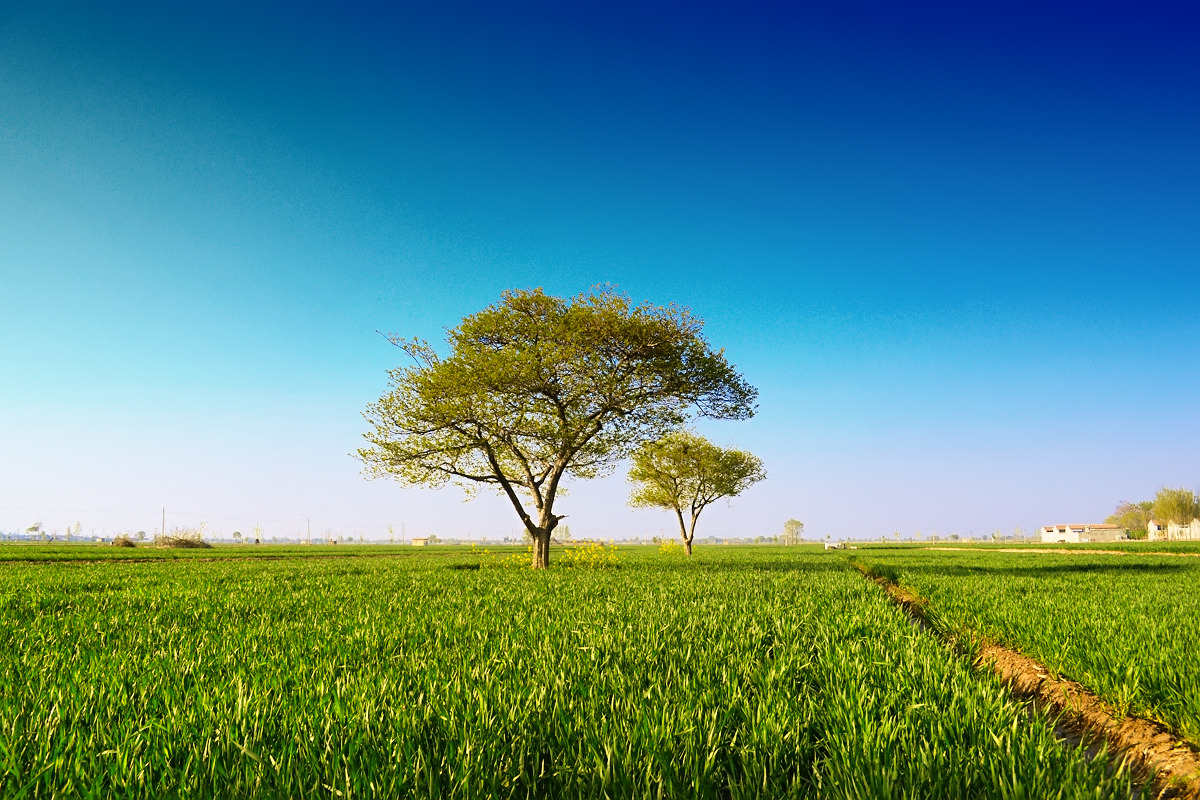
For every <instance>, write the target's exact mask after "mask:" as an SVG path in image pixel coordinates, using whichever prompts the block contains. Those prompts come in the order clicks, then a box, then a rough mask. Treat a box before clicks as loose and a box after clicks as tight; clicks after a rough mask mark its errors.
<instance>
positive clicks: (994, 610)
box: [856, 543, 1200, 743]
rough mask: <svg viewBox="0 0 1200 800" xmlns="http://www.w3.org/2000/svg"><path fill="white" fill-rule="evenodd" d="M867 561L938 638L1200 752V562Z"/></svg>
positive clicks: (1000, 555)
mask: <svg viewBox="0 0 1200 800" xmlns="http://www.w3.org/2000/svg"><path fill="white" fill-rule="evenodd" d="M1152 544H1161V543H1152ZM1180 544H1182V543H1180ZM859 553H860V554H861V555H859V556H858V560H860V561H861V562H862V563H864V564H866V565H868V566H870V567H872V568H873V569H876V570H878V571H879V572H880V573H881V574H885V575H887V576H888V577H891V578H893V579H896V580H898V581H899V582H900V583H902V584H904V585H905V586H907V587H909V588H911V589H912V590H914V591H915V592H916V593H918V594H920V595H921V596H923V597H925V598H927V599H929V600H930V601H931V609H930V610H931V615H932V619H933V620H934V622H935V624H936V625H937V626H938V627H940V628H942V629H944V630H946V631H948V632H962V631H971V632H974V633H977V634H980V635H983V636H985V637H987V638H990V639H992V640H995V641H998V642H1000V643H1002V644H1005V645H1008V646H1010V647H1013V648H1015V649H1018V650H1020V651H1021V652H1023V653H1025V654H1027V655H1029V656H1030V657H1032V658H1035V659H1037V660H1038V661H1040V662H1042V663H1043V664H1045V665H1046V666H1047V667H1049V668H1050V669H1051V670H1053V671H1054V672H1056V673H1058V674H1060V675H1064V676H1066V677H1068V678H1070V679H1072V680H1075V681H1078V682H1080V683H1082V684H1084V685H1085V686H1087V687H1088V688H1090V689H1092V690H1093V691H1094V692H1096V693H1097V694H1099V695H1100V696H1101V697H1103V698H1104V699H1105V700H1107V701H1109V702H1110V703H1112V704H1113V705H1115V706H1116V707H1117V708H1118V709H1120V710H1122V711H1125V712H1129V711H1132V712H1133V713H1136V714H1140V715H1145V716H1149V717H1152V718H1155V719H1158V720H1160V721H1162V722H1164V723H1166V724H1167V725H1169V726H1171V727H1172V728H1174V729H1175V730H1176V731H1178V732H1180V733H1181V734H1183V735H1184V736H1186V737H1188V738H1189V739H1191V740H1192V741H1193V742H1197V743H1200V659H1198V658H1197V654H1200V559H1196V558H1172V557H1161V556H1160V557H1155V556H1138V555H1132V554H1131V555H1122V556H1112V555H1089V554H1087V553H1086V552H1083V553H1080V554H1077V555H1076V554H1072V555H1057V554H1031V553H1030V554H1022V553H1004V552H998V551H990V552H978V553H970V552H928V551H912V550H910V551H907V552H903V553H901V552H898V551H892V552H883V551H859ZM856 555H857V554H856Z"/></svg>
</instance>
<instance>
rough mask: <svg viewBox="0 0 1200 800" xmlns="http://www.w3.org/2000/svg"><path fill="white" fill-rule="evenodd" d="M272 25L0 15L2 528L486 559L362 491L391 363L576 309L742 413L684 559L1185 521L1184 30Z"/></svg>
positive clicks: (1085, 7) (450, 499)
mask: <svg viewBox="0 0 1200 800" xmlns="http://www.w3.org/2000/svg"><path fill="white" fill-rule="evenodd" d="M253 5H255V4H241V3H239V4H231V5H227V6H221V5H219V4H214V3H209V2H205V3H186V2H184V3H144V4H131V3H120V4H95V3H79V4H69V3H56V2H8V3H5V4H3V5H2V6H0V530H7V531H12V530H16V529H17V528H18V527H21V528H23V527H25V526H27V525H29V524H32V523H33V522H35V521H43V522H44V523H45V524H46V525H47V526H48V527H51V528H54V527H62V526H65V525H67V524H69V523H71V522H74V521H76V520H79V521H81V522H82V523H83V526H84V529H85V532H86V531H91V530H95V531H96V532H97V533H100V532H107V533H111V532H114V531H117V530H122V529H133V530H137V529H145V530H147V531H150V530H152V529H153V528H155V527H156V526H157V525H158V520H159V516H160V509H161V508H162V507H164V506H165V507H166V508H167V514H168V520H167V524H168V527H172V526H174V525H184V524H195V523H197V522H199V521H201V520H204V521H206V522H208V526H209V528H210V529H214V530H216V531H218V532H221V533H228V532H229V531H232V530H234V529H240V530H248V529H249V528H250V527H251V526H252V525H253V524H255V523H256V522H258V523H261V524H262V525H263V527H264V530H265V532H266V535H273V534H278V535H294V534H295V533H297V532H298V531H300V530H302V529H303V528H304V526H305V524H306V520H308V519H310V518H311V520H312V525H313V529H314V533H316V532H321V531H324V530H326V529H328V530H331V531H336V532H341V533H345V534H354V535H360V534H365V535H367V536H379V537H383V536H386V531H385V529H384V526H386V525H387V524H389V523H390V524H393V525H395V526H396V529H397V530H399V528H400V525H401V524H402V523H403V524H404V525H405V526H406V528H405V530H406V532H407V533H408V534H409V535H412V534H413V533H414V532H422V533H428V532H437V533H440V534H442V535H449V536H456V535H459V536H460V535H463V534H464V533H465V532H466V531H472V533H473V535H489V536H502V535H505V534H508V533H509V532H511V531H514V530H516V529H517V524H516V522H517V520H516V516H515V515H514V514H513V513H512V512H511V510H510V509H508V508H507V507H506V506H505V505H504V504H503V503H502V502H501V501H500V500H499V499H494V498H486V497H485V498H480V499H478V500H475V501H472V502H471V503H463V502H462V495H461V493H460V492H458V491H457V490H454V489H447V490H442V491H436V492H434V491H421V490H408V489H402V488H401V487H399V486H398V485H396V484H394V483H387V482H367V481H365V480H364V479H363V478H362V477H361V475H360V472H359V470H360V467H359V465H358V464H357V462H355V461H354V460H353V459H352V458H351V457H350V456H349V453H351V452H352V451H353V450H355V449H356V448H357V447H358V446H359V437H360V434H361V433H362V431H363V430H364V422H363V420H362V418H361V417H360V412H361V410H362V409H363V407H364V406H365V405H366V404H367V403H368V402H369V401H371V400H373V399H375V398H377V397H378V396H379V395H380V393H381V392H382V391H383V390H384V388H385V385H386V384H385V375H384V371H385V369H386V368H388V367H389V366H392V365H395V364H397V363H399V361H400V357H401V353H400V352H399V351H397V350H396V349H395V348H392V347H391V346H389V345H388V344H387V343H386V342H385V341H384V339H383V338H382V337H380V336H379V335H378V333H377V331H393V332H396V333H400V334H403V335H405V336H414V335H415V336H422V337H425V338H428V339H431V340H439V339H441V337H442V336H443V333H444V330H445V329H446V328H448V327H451V326H453V325H455V324H456V323H457V322H458V321H459V320H460V319H461V318H462V317H463V316H464V315H465V314H469V313H471V312H473V311H476V310H478V309H480V308H482V307H484V306H486V305H488V304H490V303H493V302H495V301H496V300H497V299H498V298H499V295H500V292H501V291H503V290H504V289H508V288H532V287H537V286H541V287H544V288H545V289H546V290H547V291H548V292H550V293H554V294H560V295H571V294H576V293H578V292H580V291H583V290H586V289H587V288H589V287H590V286H592V285H594V284H597V283H613V284H616V285H617V286H618V287H619V288H620V289H622V290H623V291H625V292H627V293H628V294H629V295H630V296H631V297H633V298H634V299H635V300H638V301H641V300H648V301H651V302H654V303H669V302H677V303H680V304H683V305H687V306H690V307H691V308H692V309H693V310H694V311H695V312H696V313H697V314H698V315H699V316H701V317H703V318H704V319H705V320H706V321H707V326H706V333H707V335H708V337H709V339H710V340H711V341H712V343H713V344H714V345H716V346H718V347H724V348H726V353H727V355H728V357H729V358H730V360H731V361H733V362H734V363H735V364H737V365H738V367H739V368H740V369H741V370H742V372H743V373H744V374H745V375H746V377H747V378H748V379H749V380H750V381H751V383H753V384H754V385H755V386H757V387H758V388H759V390H760V411H759V414H758V415H757V417H755V418H754V419H753V420H751V421H749V422H744V423H721V424H716V423H714V424H709V425H704V426H702V427H701V430H702V431H703V432H705V433H707V434H708V435H710V436H711V437H713V438H714V439H716V440H717V441H718V442H720V443H727V444H736V445H739V446H741V447H744V448H747V449H749V450H751V451H752V452H755V453H757V454H758V455H760V456H761V457H762V458H763V459H764V460H765V462H766V465H767V469H768V473H769V478H768V480H767V481H766V482H764V483H762V484H760V485H759V486H757V487H755V488H753V489H752V490H750V491H749V492H747V493H746V494H745V495H744V496H742V497H740V498H738V499H736V500H734V501H733V502H732V504H731V505H730V506H729V507H725V506H724V505H722V506H721V507H719V508H714V509H713V510H712V511H711V512H709V515H708V517H707V518H702V520H701V525H700V528H699V530H698V534H699V535H700V536H704V535H707V534H727V535H758V534H774V533H778V532H779V530H780V529H781V527H782V523H783V521H784V520H785V519H787V518H788V517H797V518H799V519H801V520H803V521H805V523H806V524H807V531H808V532H809V533H810V534H816V535H824V534H826V533H828V534H830V535H832V536H834V537H835V538H836V537H839V536H878V535H879V534H880V533H891V532H892V531H894V530H897V529H898V530H900V531H902V532H904V533H905V534H910V533H911V532H912V531H914V530H917V529H920V530H921V531H923V532H924V533H930V532H932V531H933V530H936V531H937V532H938V533H940V534H948V533H951V532H959V533H969V532H972V531H973V532H975V533H976V534H979V533H983V532H986V531H991V530H993V529H995V528H1002V529H1004V530H1006V531H1010V530H1011V529H1012V528H1013V526H1015V525H1022V526H1023V527H1025V528H1026V529H1029V528H1031V527H1035V526H1037V525H1040V524H1046V523H1051V522H1068V521H1070V522H1075V521H1096V520H1099V519H1102V518H1103V517H1104V516H1105V515H1106V514H1108V513H1109V512H1110V511H1111V509H1112V508H1113V507H1114V506H1115V505H1116V503H1117V502H1118V501H1119V500H1122V499H1141V498H1145V497H1149V496H1151V495H1152V494H1153V492H1154V491H1155V490H1156V489H1157V488H1158V487H1159V486H1162V485H1164V484H1166V485H1172V486H1187V487H1189V488H1193V489H1195V488H1200V461H1197V458H1196V453H1197V452H1200V425H1198V422H1200V402H1198V398H1200V370H1198V366H1200V352H1198V347H1200V103H1197V98H1200V47H1197V46H1196V36H1197V32H1198V30H1200V12H1198V11H1197V10H1196V9H1195V7H1192V8H1191V9H1190V10H1187V9H1185V5H1186V4H1182V3H1174V4H1161V5H1160V4H1154V3H1133V2H1128V3H1096V2H1090V3H1080V4H1077V5H1064V4H1058V3H1053V2H1051V3H1042V2H1039V3H1030V4H1019V3H961V2H946V3H924V2H914V3H903V4H894V3H893V4H882V3H880V4H863V3H855V2H849V3H842V2H823V3H798V4H769V5H767V4H740V3H727V4H704V3H686V4H685V3H680V4H659V3H624V2H616V3H614V2H605V3H591V4H578V3H545V4H542V5H517V4H509V3H502V4H494V3H493V4H480V5H479V6H474V5H470V4H462V3H447V2H438V3H430V4H428V5H426V6H415V5H413V6H410V5H405V6H404V8H402V9H400V10H397V9H395V8H392V4H380V5H378V6H373V5H361V4H352V3H336V4H335V3H330V4H328V5H307V4H303V3H288V4H286V5H280V6H278V7H275V8H264V9H259V10H255V9H254V8H251V6H253ZM115 6H120V8H116V7H115ZM626 495H627V488H626V486H625V484H624V482H623V479H622V477H621V474H620V472H618V474H616V475H615V476H614V477H613V478H611V479H608V480H604V481H599V482H594V483H592V484H588V485H581V486H577V487H575V488H574V490H573V491H572V493H571V494H569V495H568V496H567V497H566V498H564V499H563V500H562V501H560V503H561V507H560V511H561V513H566V514H568V515H570V516H569V518H568V519H567V520H566V522H567V524H570V525H571V527H572V531H573V532H574V534H575V535H576V536H577V537H578V536H585V535H602V536H616V537H621V536H629V535H637V534H645V533H647V532H653V533H657V532H658V530H659V529H660V528H664V527H665V528H667V530H668V532H669V531H670V524H671V523H670V519H669V518H668V517H667V515H666V514H661V513H656V512H653V511H637V512H634V511H631V510H629V509H627V508H626V507H625V497H626Z"/></svg>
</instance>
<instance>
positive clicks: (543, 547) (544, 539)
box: [531, 529, 550, 569]
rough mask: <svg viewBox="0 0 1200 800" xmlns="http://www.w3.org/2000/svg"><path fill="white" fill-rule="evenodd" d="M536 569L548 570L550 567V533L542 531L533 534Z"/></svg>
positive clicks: (534, 566) (534, 565) (534, 564)
mask: <svg viewBox="0 0 1200 800" xmlns="http://www.w3.org/2000/svg"><path fill="white" fill-rule="evenodd" d="M531 566H532V567H533V568H534V569H546V567H548V566H550V531H548V530H545V529H542V530H539V531H538V532H537V533H535V534H533V564H532V565H531Z"/></svg>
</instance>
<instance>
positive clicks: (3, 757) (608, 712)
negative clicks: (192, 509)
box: [0, 547, 1128, 798]
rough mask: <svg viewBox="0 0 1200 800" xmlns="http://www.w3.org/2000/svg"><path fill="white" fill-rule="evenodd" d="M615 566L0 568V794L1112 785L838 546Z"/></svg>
mask: <svg viewBox="0 0 1200 800" xmlns="http://www.w3.org/2000/svg"><path fill="white" fill-rule="evenodd" d="M414 550H415V548H414ZM406 552H411V551H406ZM557 552H558V551H556V553H557ZM617 558H618V563H617V564H616V565H613V564H612V563H611V559H601V560H599V561H595V560H593V561H592V562H585V563H578V564H577V565H576V566H575V567H573V568H566V567H562V566H560V567H557V568H553V569H551V570H550V571H549V572H548V573H534V572H531V571H529V570H526V569H518V568H515V567H507V566H504V563H505V561H506V560H512V557H511V555H505V554H501V555H496V554H487V555H483V554H474V555H472V554H468V553H464V552H461V551H459V552H457V553H454V554H451V555H446V554H444V553H438V552H424V553H421V552H418V553H416V554H414V555H412V556H410V557H404V558H341V559H312V558H308V559H305V558H295V559H279V560H266V561H264V560H252V559H234V558H227V559H218V560H212V561H193V560H187V559H181V560H177V561H166V562H117V561H113V562H101V563H70V562H59V563H21V562H14V563H9V564H6V565H4V566H3V567H0V610H2V612H3V613H0V794H3V795H4V796H6V797H52V796H53V797H70V796H81V797H83V796H86V797H164V796H187V797H356V796H361V797H485V796H488V797H490V796H498V797H535V796H536V797H605V796H608V797H720V798H741V797H822V798H859V797H913V798H916V797H947V798H955V797H958V798H968V797H970V798H980V797H1004V798H1022V797H1029V798H1046V797H1061V798H1075V797H1108V796H1120V795H1126V796H1127V794H1128V785H1127V781H1128V778H1127V776H1125V775H1121V774H1118V775H1109V774H1107V769H1108V767H1107V765H1106V764H1105V763H1104V762H1103V760H1100V761H1088V760H1087V759H1086V758H1085V756H1084V755H1083V754H1082V753H1081V752H1079V751H1077V750H1074V749H1071V748H1067V747H1064V746H1062V745H1061V744H1060V743H1058V742H1057V741H1055V739H1054V737H1053V734H1052V732H1051V730H1050V728H1049V726H1048V725H1047V724H1046V723H1045V722H1044V721H1042V720H1041V719H1040V718H1038V717H1036V716H1031V715H1030V714H1029V713H1028V712H1027V711H1026V710H1025V709H1024V707H1022V706H1021V705H1019V704H1017V703H1014V702H1013V701H1012V700H1010V699H1009V698H1008V696H1007V694H1006V692H1005V691H1004V689H1003V688H1002V687H1001V686H1000V685H999V684H998V683H997V682H996V681H995V680H994V679H992V678H990V677H988V676H984V675H980V674H978V673H975V672H973V671H971V670H970V669H969V668H968V667H967V666H966V664H965V663H964V662H963V661H962V660H961V659H959V658H957V657H955V656H954V655H953V654H952V653H950V652H947V651H946V650H945V649H944V648H943V647H942V646H940V645H939V644H938V643H937V642H936V641H935V640H934V639H933V638H932V637H929V636H928V635H926V634H923V633H921V632H920V631H917V630H915V629H914V628H913V627H912V626H911V625H909V624H908V622H907V621H906V620H905V619H904V617H903V615H902V614H901V613H900V612H899V611H898V610H897V609H896V608H895V607H894V606H892V605H891V603H890V602H889V601H888V600H887V599H886V597H885V596H884V595H883V593H882V592H881V591H880V590H879V589H878V587H876V586H874V585H872V584H869V583H867V582H866V581H864V580H863V579H862V578H861V577H860V576H859V575H858V574H857V573H855V572H853V571H852V570H851V569H850V568H849V567H848V565H847V562H846V560H845V559H844V558H843V557H841V556H840V555H838V554H833V553H830V554H828V555H827V554H824V553H815V552H813V551H811V550H798V549H796V548H792V549H787V548H732V547H728V548H726V547H722V548H715V547H714V548H707V549H705V550H700V549H698V551H697V555H696V556H695V557H694V558H693V559H692V560H691V561H690V562H689V561H685V560H684V558H683V557H682V556H674V557H668V556H665V555H660V554H658V553H656V552H655V551H654V550H653V549H652V548H636V549H627V550H622V551H620V552H618V554H617ZM560 563H561V561H560ZM590 563H595V564H596V565H595V566H589V565H588V564H590Z"/></svg>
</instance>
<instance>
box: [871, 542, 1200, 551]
mask: <svg viewBox="0 0 1200 800" xmlns="http://www.w3.org/2000/svg"><path fill="white" fill-rule="evenodd" d="M851 544H858V545H859V549H863V550H930V549H933V550H942V549H955V550H1047V551H1053V550H1078V551H1080V552H1087V551H1089V550H1115V551H1119V552H1122V553H1130V554H1133V553H1200V541H1184V542H1139V541H1123V542H1084V543H1081V544H1071V543H1068V544H1055V543H1047V544H1042V543H1041V542H944V541H939V542H887V543H883V542H863V543H861V544H859V543H857V542H851Z"/></svg>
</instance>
